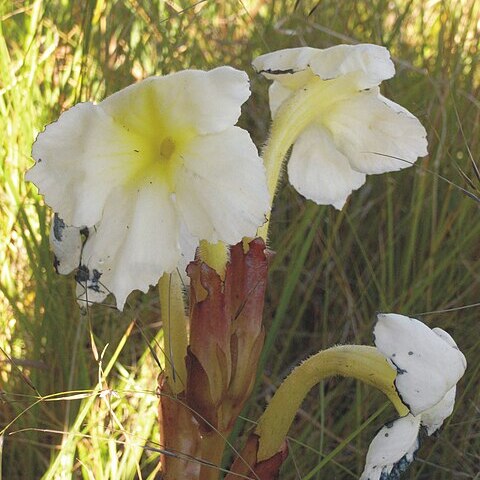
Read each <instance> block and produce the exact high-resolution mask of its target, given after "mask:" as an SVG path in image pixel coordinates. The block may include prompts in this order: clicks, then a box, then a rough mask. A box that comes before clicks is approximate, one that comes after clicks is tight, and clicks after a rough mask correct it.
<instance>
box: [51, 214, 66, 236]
mask: <svg viewBox="0 0 480 480" xmlns="http://www.w3.org/2000/svg"><path fill="white" fill-rule="evenodd" d="M64 229H65V222H64V221H63V220H62V219H61V218H60V217H59V216H58V213H55V214H54V215H53V235H54V236H55V239H56V240H57V241H59V242H61V241H62V237H63V230H64Z"/></svg>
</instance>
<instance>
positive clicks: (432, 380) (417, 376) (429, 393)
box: [361, 313, 467, 480]
mask: <svg viewBox="0 0 480 480" xmlns="http://www.w3.org/2000/svg"><path fill="white" fill-rule="evenodd" d="M374 335H375V345H376V347H377V349H378V350H379V351H380V352H381V353H382V354H383V355H384V356H385V357H386V358H387V359H388V360H389V361H390V362H391V364H392V365H393V366H394V367H395V368H396V369H397V377H396V380H395V387H396V388H397V391H398V394H399V396H400V398H402V400H403V402H404V403H405V405H406V406H407V407H408V408H409V410H410V413H409V414H408V415H406V416H405V417H401V418H399V419H397V420H394V421H393V422H390V423H388V424H387V425H385V426H384V427H383V428H382V429H381V430H380V431H379V432H378V434H377V435H376V437H375V438H374V439H373V441H372V443H371V444H370V448H369V450H368V453H367V459H366V466H365V470H364V472H363V474H362V476H361V480H394V479H398V478H399V475H400V474H401V473H402V472H403V471H405V470H406V469H407V467H408V466H409V465H410V463H411V462H412V461H413V459H414V455H415V452H416V451H417V449H418V447H419V434H420V427H424V428H425V430H426V433H427V434H428V435H431V434H432V433H434V432H435V431H436V430H438V429H439V428H440V427H441V426H442V424H443V421H444V420H445V419H446V418H447V417H448V416H450V415H451V413H452V412H453V406H454V403H455V391H456V384H457V382H458V380H459V379H460V378H461V377H462V376H463V374H464V372H465V369H466V366H467V363H466V360H465V357H464V355H463V354H462V352H460V350H459V349H458V347H457V345H456V343H455V341H454V340H453V339H452V337H451V336H450V335H449V334H448V333H447V332H445V331H444V330H442V329H440V328H434V329H432V330H431V329H430V328H428V327H427V326H426V325H424V324H423V323H422V322H420V321H418V320H416V319H414V318H409V317H405V316H403V315H397V314H393V313H391V314H379V315H378V322H377V325H376V326H375V330H374Z"/></svg>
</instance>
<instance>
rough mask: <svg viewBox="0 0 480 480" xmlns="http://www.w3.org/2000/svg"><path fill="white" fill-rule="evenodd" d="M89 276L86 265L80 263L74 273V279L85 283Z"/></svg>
mask: <svg viewBox="0 0 480 480" xmlns="http://www.w3.org/2000/svg"><path fill="white" fill-rule="evenodd" d="M89 278H90V271H89V270H88V267H87V266H86V265H80V266H79V267H78V269H77V273H76V274H75V280H76V281H77V282H79V283H86V282H87V281H88V279H89Z"/></svg>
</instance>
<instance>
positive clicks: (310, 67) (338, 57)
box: [253, 44, 395, 90]
mask: <svg viewBox="0 0 480 480" xmlns="http://www.w3.org/2000/svg"><path fill="white" fill-rule="evenodd" d="M253 67H254V68H255V70H256V71H257V72H259V73H262V74H263V75H264V76H265V77H267V78H269V79H271V80H278V81H279V82H281V83H282V84H284V85H285V86H290V87H292V86H293V83H292V82H295V83H296V85H297V88H300V85H301V84H302V83H304V82H305V81H308V79H309V78H311V73H313V74H315V75H317V76H318V77H320V78H321V79H323V80H330V79H332V78H338V77H340V76H342V75H347V74H352V73H355V74H356V75H355V80H356V86H357V88H358V90H363V89H366V88H371V87H373V86H376V85H379V84H380V82H381V81H382V80H386V79H387V78H391V77H393V75H394V74H395V67H394V65H393V62H392V61H391V59H390V54H389V52H388V50H387V49H386V48H385V47H380V46H378V45H371V44H360V45H337V46H335V47H330V48H326V49H324V50H321V49H316V48H310V47H301V48H290V49H285V50H278V51H276V52H272V53H267V54H265V55H261V56H260V57H257V58H256V59H255V60H254V61H253Z"/></svg>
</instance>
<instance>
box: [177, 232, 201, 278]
mask: <svg viewBox="0 0 480 480" xmlns="http://www.w3.org/2000/svg"><path fill="white" fill-rule="evenodd" d="M179 243H180V260H179V262H178V267H177V270H178V273H179V274H180V278H181V281H182V284H183V285H189V284H190V277H189V276H188V275H187V267H188V264H189V263H190V262H193V260H195V253H196V251H197V248H198V245H199V243H200V242H199V239H198V238H197V237H194V236H193V235H192V234H191V233H190V232H189V231H188V229H187V227H186V225H185V224H184V223H182V224H181V225H180V237H179Z"/></svg>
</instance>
